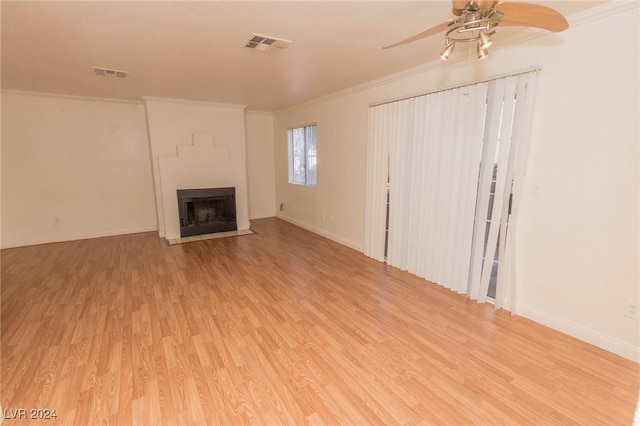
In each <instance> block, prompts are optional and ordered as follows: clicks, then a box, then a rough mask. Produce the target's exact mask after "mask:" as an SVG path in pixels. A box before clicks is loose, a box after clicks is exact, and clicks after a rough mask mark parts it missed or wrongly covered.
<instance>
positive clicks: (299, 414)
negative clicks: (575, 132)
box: [0, 219, 639, 426]
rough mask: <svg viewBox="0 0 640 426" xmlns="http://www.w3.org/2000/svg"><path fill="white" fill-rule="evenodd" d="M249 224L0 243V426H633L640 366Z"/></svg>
mask: <svg viewBox="0 0 640 426" xmlns="http://www.w3.org/2000/svg"><path fill="white" fill-rule="evenodd" d="M252 228H253V229H254V230H255V231H256V232H257V234H254V235H248V236H242V237H236V238H223V239H215V240H207V241H197V242H193V243H189V244H181V245H174V246H169V245H167V244H166V243H165V242H164V240H161V239H159V238H158V237H157V236H156V235H155V233H145V234H136V235H125V236H118V237H109V238H100V239H94V240H84V241H75V242H68V243H57V244H48V245H41V246H33V247H25V248H17V249H8V250H4V251H2V292H1V298H2V300H1V309H2V315H1V319H2V324H1V332H2V346H1V349H2V355H1V373H2V378H1V385H2V388H1V390H0V403H1V404H2V407H3V409H4V410H5V413H8V414H11V413H14V414H15V413H16V412H17V411H10V410H18V409H26V410H27V411H26V415H27V419H16V418H14V419H7V420H5V424H7V425H21V424H37V425H44V424H46V425H54V424H59V425H98V424H111V425H129V424H136V425H182V424H189V425H190V424H194V425H203V424H207V425H218V424H220V425H236V424H249V423H253V424H270V425H280V424H291V425H294V424H295V425H301V424H310V425H320V424H330V425H334V424H353V425H377V424H385V425H389V424H476V423H480V424H530V425H531V424H536V425H537V424H575V425H593V424H602V425H614V424H630V423H631V422H632V418H633V413H634V409H635V404H636V401H637V398H638V388H639V379H638V364H635V363H633V362H631V361H628V360H625V359H623V358H620V357H618V356H615V355H612V354H611V353H608V352H605V351H603V350H600V349H598V348H595V347H593V346H590V345H588V344H585V343H583V342H580V341H578V340H576V339H573V338H570V337H568V336H565V335H563V334H560V333H558V332H555V331H553V330H550V329H548V328H545V327H542V326H540V325H537V324H535V323H533V322H531V321H528V320H525V319H522V318H518V317H515V318H512V317H510V315H509V314H508V313H506V312H502V311H499V312H494V310H493V307H492V306H490V305H488V306H483V305H478V304H476V303H474V302H471V301H469V300H467V299H466V298H465V297H464V296H461V295H456V294H453V293H451V292H449V291H447V290H444V289H442V288H440V287H438V286H436V285H433V284H430V283H428V282H425V281H423V280H421V279H418V278H416V277H414V276H411V275H409V274H407V273H403V272H401V271H398V270H397V269H394V268H390V267H386V266H385V265H383V264H380V263H378V262H375V261H372V260H370V259H367V258H365V257H364V256H363V255H362V254H360V253H358V252H356V251H353V250H351V249H348V248H346V247H343V246H340V245H339V244H336V243H333V242H331V241H328V240H326V239H323V238H321V237H319V236H316V235H314V234H311V233H309V232H307V231H304V230H302V229H300V228H297V227H295V226H293V225H291V224H288V223H286V222H283V221H281V220H277V219H263V220H256V221H252ZM31 409H42V410H56V415H57V417H56V418H55V419H52V420H47V421H45V420H36V419H31V418H30V416H31V414H32V413H31V411H30V410H31ZM43 413H45V412H40V414H43ZM14 417H15V415H14ZM3 426H4V424H3Z"/></svg>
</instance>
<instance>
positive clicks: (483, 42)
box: [478, 30, 493, 49]
mask: <svg viewBox="0 0 640 426" xmlns="http://www.w3.org/2000/svg"><path fill="white" fill-rule="evenodd" d="M479 37H480V39H479V40H478V43H479V46H480V48H482V49H488V48H489V46H491V44H493V40H491V36H490V35H489V34H488V33H487V32H486V31H484V30H482V31H480V35H479Z"/></svg>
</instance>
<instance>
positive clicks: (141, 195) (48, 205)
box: [2, 92, 156, 248]
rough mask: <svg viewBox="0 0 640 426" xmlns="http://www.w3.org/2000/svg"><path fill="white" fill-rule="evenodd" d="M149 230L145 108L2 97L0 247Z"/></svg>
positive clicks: (16, 95) (153, 223)
mask: <svg viewBox="0 0 640 426" xmlns="http://www.w3.org/2000/svg"><path fill="white" fill-rule="evenodd" d="M155 228H156V219H155V214H154V206H153V192H152V181H151V167H150V164H149V151H148V144H147V137H146V129H145V121H144V107H143V106H142V105H141V104H139V103H132V102H113V101H102V100H92V99H82V98H65V97H56V96H48V95H36V94H30V93H20V92H3V93H2V247H3V248H7V247H15V246H23V245H30V244H39V243H48V242H54V241H66V240H75V239H82V238H91V237H98V236H105V235H116V234H124V233H132V232H141V231H150V230H154V229H155Z"/></svg>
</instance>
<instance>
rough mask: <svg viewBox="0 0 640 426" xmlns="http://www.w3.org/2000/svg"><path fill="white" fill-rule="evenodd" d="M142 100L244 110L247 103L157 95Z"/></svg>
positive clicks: (144, 97) (143, 97)
mask: <svg viewBox="0 0 640 426" xmlns="http://www.w3.org/2000/svg"><path fill="white" fill-rule="evenodd" d="M142 101H143V102H144V103H145V104H146V103H147V102H148V101H152V102H163V103H174V104H187V105H200V106H213V107H219V108H234V109H242V110H244V109H245V108H246V107H247V106H246V105H239V104H225V103H221V102H207V101H194V100H191V99H178V98H160V97H155V96H142Z"/></svg>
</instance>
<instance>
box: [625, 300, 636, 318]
mask: <svg viewBox="0 0 640 426" xmlns="http://www.w3.org/2000/svg"><path fill="white" fill-rule="evenodd" d="M624 315H625V316H627V317H629V318H635V319H637V320H640V307H639V306H638V301H637V300H633V299H627V306H625V308H624Z"/></svg>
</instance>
